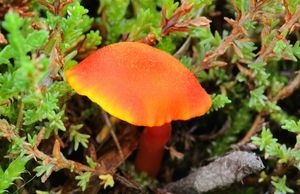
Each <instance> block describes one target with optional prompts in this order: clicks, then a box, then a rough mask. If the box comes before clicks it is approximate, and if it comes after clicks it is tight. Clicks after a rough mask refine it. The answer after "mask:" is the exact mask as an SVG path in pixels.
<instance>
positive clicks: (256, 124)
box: [238, 113, 263, 145]
mask: <svg viewBox="0 0 300 194" xmlns="http://www.w3.org/2000/svg"><path fill="white" fill-rule="evenodd" d="M262 123H263V117H262V114H261V113H260V114H258V115H257V116H256V118H255V120H254V122H253V124H252V126H251V128H250V129H249V130H248V132H247V133H246V135H245V136H244V138H243V139H242V140H241V141H240V142H239V143H238V144H239V145H243V144H246V143H248V142H249V141H250V140H251V137H252V136H253V135H254V134H256V133H257V132H258V131H260V129H261V124H262Z"/></svg>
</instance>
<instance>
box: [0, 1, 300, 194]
mask: <svg viewBox="0 0 300 194" xmlns="http://www.w3.org/2000/svg"><path fill="white" fill-rule="evenodd" d="M299 19H300V0H182V1H174V0H98V1H96V0H93V1H92V0H81V1H80V0H0V154H1V157H0V193H37V194H44V193H84V192H85V193H166V191H164V189H163V188H164V185H166V184H167V183H170V182H174V181H176V180H178V179H180V178H183V177H185V176H187V175H188V174H189V173H190V172H191V171H192V169H193V168H198V167H199V166H201V165H205V164H207V163H209V161H211V159H212V158H214V157H219V156H223V155H224V154H226V153H227V152H230V151H232V150H247V151H249V152H255V153H256V154H257V155H259V156H260V157H261V158H262V160H263V163H264V166H265V168H264V169H263V171H261V172H259V173H257V174H254V175H252V176H248V177H246V178H244V179H243V180H242V181H240V182H236V183H235V184H233V185H231V186H228V187H226V188H223V190H222V192H223V193H249V194H250V193H251V194H252V193H299V192H300V189H299V184H300V179H299V178H300V177H299V174H300V173H299V169H300V150H299V148H300V136H299V135H298V134H300V120H299V118H300V92H299V90H298V89H299V86H300V73H299V69H300V62H299V60H300V41H299V40H300V30H299V28H300V20H299ZM120 41H138V42H143V43H145V44H149V45H151V46H154V47H157V48H159V49H161V50H164V51H166V52H168V53H170V54H171V55H173V56H174V57H176V58H177V59H179V60H180V61H181V62H182V64H184V65H185V66H186V67H187V68H188V69H189V70H190V71H191V72H193V73H194V74H195V75H196V77H197V78H198V80H199V82H200V83H201V85H202V86H203V88H205V90H206V91H207V92H208V93H209V94H210V95H211V97H212V101H213V105H212V107H211V108H210V110H209V113H207V114H206V115H205V116H202V117H199V118H194V119H191V120H189V121H174V122H173V123H172V125H173V128H174V130H173V134H172V137H171V140H170V141H169V142H168V144H167V146H166V149H165V155H164V158H163V161H162V164H161V169H160V172H159V175H158V177H156V178H150V177H148V176H147V175H145V174H139V173H137V172H135V169H134V165H133V163H134V156H135V154H136V151H135V150H136V147H137V143H138V134H139V133H140V132H141V130H142V129H139V128H138V129H135V128H134V127H133V126H132V125H130V124H128V123H125V122H122V121H119V120H117V119H115V118H112V117H110V116H109V115H107V114H106V113H105V112H103V111H102V110H101V108H100V107H99V106H98V105H96V104H94V103H92V102H91V101H90V100H89V99H87V98H86V97H83V96H80V95H78V94H76V93H75V92H74V91H73V89H72V88H71V87H70V86H69V85H68V83H67V82H66V78H65V75H64V72H65V71H66V70H67V69H69V68H70V67H72V66H74V65H76V64H77V63H79V62H80V61H82V60H83V59H84V58H85V57H87V56H88V55H89V54H91V53H92V52H93V51H95V50H96V49H98V48H101V47H103V46H105V45H109V44H112V43H115V42H120ZM170 76H172V75H170ZM212 192H215V193H220V192H221V191H220V190H217V191H212Z"/></svg>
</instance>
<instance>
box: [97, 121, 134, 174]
mask: <svg viewBox="0 0 300 194" xmlns="http://www.w3.org/2000/svg"><path fill="white" fill-rule="evenodd" d="M121 133H122V134H119V136H118V140H119V143H120V147H121V150H122V152H123V156H124V157H121V155H120V152H119V151H118V149H116V147H115V146H113V147H112V148H111V149H110V150H109V152H107V153H105V154H104V155H102V156H100V157H99V158H98V159H97V162H98V163H99V164H100V165H101V167H103V168H104V169H105V170H106V171H107V172H112V173H113V172H115V171H116V169H117V167H118V166H120V165H121V164H122V163H123V162H124V161H125V159H126V158H128V157H129V156H130V155H131V153H132V152H133V151H134V150H135V149H136V148H137V145H138V137H137V130H136V127H134V126H127V127H126V128H125V129H123V130H122V131H121Z"/></svg>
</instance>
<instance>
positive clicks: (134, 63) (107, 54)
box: [65, 42, 211, 127]
mask: <svg viewBox="0 0 300 194" xmlns="http://www.w3.org/2000/svg"><path fill="white" fill-rule="evenodd" d="M65 75H66V78H67V81H68V82H69V84H70V85H71V86H72V87H73V88H74V89H75V91H76V92H77V93H79V94H81V95H85V96H87V97H89V98H90V99H91V100H92V101H94V102H95V103H97V104H98V105H100V106H101V107H102V108H103V109H104V110H105V111H107V112H108V113H110V114H111V115H113V116H115V117H118V118H119V119H122V120H124V121H127V122H128V123H131V124H134V125H139V126H150V127H151V126H161V125H163V124H165V123H169V122H171V121H172V120H187V119H190V118H193V117H196V116H201V115H203V114H205V113H206V112H207V111H208V109H209V107H210V106H211V99H210V96H209V95H208V94H207V93H206V92H205V90H204V89H203V88H202V87H201V85H200V84H199V82H198V80H197V79H196V77H195V76H194V75H193V74H192V73H191V72H190V71H189V70H188V69H187V68H185V67H184V66H183V65H182V64H181V63H180V62H179V61H178V60H177V59H176V58H174V57H173V56H172V55H170V54H168V53H166V52H164V51H161V50H159V49H156V48H153V47H151V46H148V45H146V44H143V43H137V42H120V43H116V44H112V45H109V46H106V47H103V48H101V49H99V50H97V51H96V52H94V53H93V54H91V55H90V56H88V57H87V58H86V59H84V60H83V61H82V62H80V63H79V64H78V65H76V66H74V67H72V68H70V69H69V70H68V71H66V73H65Z"/></svg>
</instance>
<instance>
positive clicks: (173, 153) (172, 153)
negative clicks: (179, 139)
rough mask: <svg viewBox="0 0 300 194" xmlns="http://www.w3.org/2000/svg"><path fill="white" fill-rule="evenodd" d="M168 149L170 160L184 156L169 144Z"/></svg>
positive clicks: (180, 158)
mask: <svg viewBox="0 0 300 194" xmlns="http://www.w3.org/2000/svg"><path fill="white" fill-rule="evenodd" d="M168 150H169V153H170V156H171V159H172V160H175V159H178V160H182V159H183V158H184V154H183V153H181V152H179V151H177V150H176V149H175V148H174V147H173V146H170V147H169V148H168Z"/></svg>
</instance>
